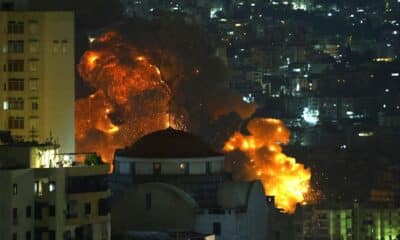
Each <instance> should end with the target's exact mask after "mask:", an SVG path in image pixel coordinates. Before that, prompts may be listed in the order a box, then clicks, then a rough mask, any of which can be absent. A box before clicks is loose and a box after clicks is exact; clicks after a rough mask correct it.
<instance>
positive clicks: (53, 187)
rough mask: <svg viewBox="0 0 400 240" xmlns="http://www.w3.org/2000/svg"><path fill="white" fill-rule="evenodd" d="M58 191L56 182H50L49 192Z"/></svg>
mask: <svg viewBox="0 0 400 240" xmlns="http://www.w3.org/2000/svg"><path fill="white" fill-rule="evenodd" d="M54 191H56V182H50V183H49V192H54Z"/></svg>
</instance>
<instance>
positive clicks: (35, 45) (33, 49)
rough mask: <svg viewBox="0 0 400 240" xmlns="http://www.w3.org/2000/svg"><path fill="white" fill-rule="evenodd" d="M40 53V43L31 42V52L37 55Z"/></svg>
mask: <svg viewBox="0 0 400 240" xmlns="http://www.w3.org/2000/svg"><path fill="white" fill-rule="evenodd" d="M38 51H39V42H38V41H37V40H29V52H31V53H37V52H38Z"/></svg>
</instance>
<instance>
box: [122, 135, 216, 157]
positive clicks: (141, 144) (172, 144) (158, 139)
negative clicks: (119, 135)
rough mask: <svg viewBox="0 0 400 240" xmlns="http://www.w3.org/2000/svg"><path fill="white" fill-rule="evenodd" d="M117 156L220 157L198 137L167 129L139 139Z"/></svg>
mask: <svg viewBox="0 0 400 240" xmlns="http://www.w3.org/2000/svg"><path fill="white" fill-rule="evenodd" d="M116 155H118V156H125V157H135V158H137V157H139V158H192V157H213V156H220V155H221V154H220V153H217V152H215V151H214V150H213V149H212V148H211V147H210V146H209V145H208V144H206V143H205V142H204V141H203V140H202V139H201V138H200V137H197V136H195V135H193V134H191V133H188V132H184V131H180V130H176V129H173V128H167V129H164V130H160V131H156V132H152V133H150V134H147V135H145V136H143V137H142V138H140V139H139V140H138V141H137V142H136V143H134V144H133V145H132V146H130V147H128V148H125V149H121V150H118V151H117V152H116Z"/></svg>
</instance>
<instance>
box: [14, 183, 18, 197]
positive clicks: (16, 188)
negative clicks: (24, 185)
mask: <svg viewBox="0 0 400 240" xmlns="http://www.w3.org/2000/svg"><path fill="white" fill-rule="evenodd" d="M17 193H18V185H17V184H16V183H14V184H13V195H17Z"/></svg>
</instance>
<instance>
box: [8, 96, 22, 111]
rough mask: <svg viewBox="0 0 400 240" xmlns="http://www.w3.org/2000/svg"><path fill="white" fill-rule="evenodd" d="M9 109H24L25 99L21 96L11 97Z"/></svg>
mask: <svg viewBox="0 0 400 240" xmlns="http://www.w3.org/2000/svg"><path fill="white" fill-rule="evenodd" d="M8 109H10V110H24V99H23V98H21V97H9V98H8Z"/></svg>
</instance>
